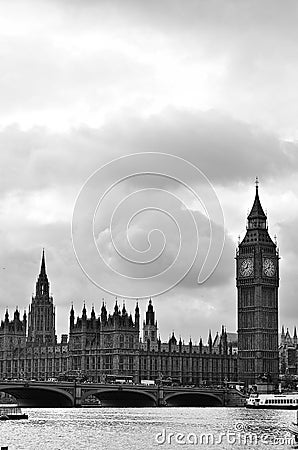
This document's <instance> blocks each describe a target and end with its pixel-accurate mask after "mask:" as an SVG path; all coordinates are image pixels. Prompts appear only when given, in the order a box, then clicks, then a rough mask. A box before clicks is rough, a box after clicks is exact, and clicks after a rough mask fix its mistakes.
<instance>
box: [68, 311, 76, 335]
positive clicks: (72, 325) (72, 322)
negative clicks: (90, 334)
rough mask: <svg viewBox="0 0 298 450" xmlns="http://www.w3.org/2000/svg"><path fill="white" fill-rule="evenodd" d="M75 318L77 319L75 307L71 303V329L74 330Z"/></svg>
mask: <svg viewBox="0 0 298 450" xmlns="http://www.w3.org/2000/svg"><path fill="white" fill-rule="evenodd" d="M74 320H75V315H74V309H73V305H71V310H70V315H69V329H70V330H72V329H73V327H74Z"/></svg>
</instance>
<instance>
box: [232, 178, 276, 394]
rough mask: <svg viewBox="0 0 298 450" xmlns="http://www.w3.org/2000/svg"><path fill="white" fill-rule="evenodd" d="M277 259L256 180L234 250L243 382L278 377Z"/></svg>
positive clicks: (239, 358) (240, 365)
mask: <svg viewBox="0 0 298 450" xmlns="http://www.w3.org/2000/svg"><path fill="white" fill-rule="evenodd" d="M278 260H279V256H278V250H277V247H276V244H275V243H274V242H273V241H272V239H271V237H270V235H269V233H268V226H267V217H266V214H265V213H264V211H263V208H262V205H261V202H260V199H259V192H258V180H256V195H255V200H254V204H253V207H252V209H251V211H250V213H249V215H248V218H247V230H246V234H245V237H244V239H243V240H242V242H241V243H240V244H239V246H238V249H237V254H236V265H237V268H236V284H237V290H238V374H239V375H238V376H239V380H240V381H244V382H245V383H246V385H248V384H254V383H256V382H257V381H259V380H260V378H261V377H263V376H264V374H266V376H267V379H268V380H269V381H272V382H273V383H274V382H276V381H277V379H278V367H279V364H278V286H279V267H278Z"/></svg>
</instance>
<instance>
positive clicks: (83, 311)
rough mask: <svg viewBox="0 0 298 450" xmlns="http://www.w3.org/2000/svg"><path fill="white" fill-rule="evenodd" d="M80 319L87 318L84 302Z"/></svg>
mask: <svg viewBox="0 0 298 450" xmlns="http://www.w3.org/2000/svg"><path fill="white" fill-rule="evenodd" d="M82 319H87V310H86V305H85V302H84V306H83V310H82Z"/></svg>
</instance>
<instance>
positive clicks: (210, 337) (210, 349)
mask: <svg viewBox="0 0 298 450" xmlns="http://www.w3.org/2000/svg"><path fill="white" fill-rule="evenodd" d="M208 348H209V353H210V354H211V353H212V336H211V330H209V337H208Z"/></svg>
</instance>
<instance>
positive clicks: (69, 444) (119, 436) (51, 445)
mask: <svg viewBox="0 0 298 450" xmlns="http://www.w3.org/2000/svg"><path fill="white" fill-rule="evenodd" d="M23 411H24V412H26V413H28V415H29V419H28V420H27V421H3V422H0V427H1V432H0V446H8V448H9V450H15V449H25V450H37V449H42V450H58V449H59V450H72V449H74V450H76V449H84V450H85V449H86V450H93V449H94V450H95V449H96V450H102V449H103V450H105V449H107V450H118V449H121V450H122V449H128V450H150V449H156V448H161V449H177V448H181V447H182V448H185V449H188V448H189V449H191V448H201V449H207V448H209V449H210V448H222V449H243V448H247V449H256V448H258V449H259V450H261V449H265V448H266V449H268V447H274V448H276V449H287V448H293V447H295V446H294V445H293V442H292V440H291V437H290V434H289V433H288V432H287V426H288V425H289V424H290V422H292V421H295V420H296V412H295V411H279V410H259V411H255V410H247V409H245V408H82V409H50V408H48V409H25V408H24V409H23ZM296 448H298V446H296Z"/></svg>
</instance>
